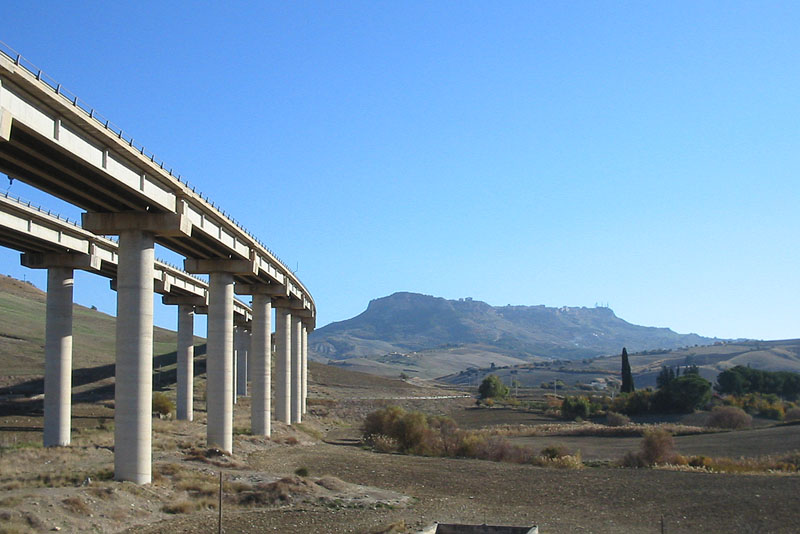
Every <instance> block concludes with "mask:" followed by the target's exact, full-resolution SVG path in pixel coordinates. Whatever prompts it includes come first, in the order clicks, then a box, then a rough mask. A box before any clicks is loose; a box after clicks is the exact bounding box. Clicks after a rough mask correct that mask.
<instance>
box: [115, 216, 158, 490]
mask: <svg viewBox="0 0 800 534" xmlns="http://www.w3.org/2000/svg"><path fill="white" fill-rule="evenodd" d="M154 259H155V258H154V250H153V234H151V233H148V232H143V231H140V230H123V231H121V232H120V233H119V264H118V265H119V266H118V270H117V347H116V372H115V375H116V386H115V398H114V405H115V407H114V478H116V479H117V480H129V481H131V482H135V483H137V484H147V483H149V482H150V480H151V454H152V453H151V441H152V398H153V261H154Z"/></svg>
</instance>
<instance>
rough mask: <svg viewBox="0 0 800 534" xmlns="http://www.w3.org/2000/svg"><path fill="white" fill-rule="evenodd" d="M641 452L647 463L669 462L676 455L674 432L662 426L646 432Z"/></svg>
mask: <svg viewBox="0 0 800 534" xmlns="http://www.w3.org/2000/svg"><path fill="white" fill-rule="evenodd" d="M641 454H642V459H643V460H644V461H645V463H646V464H647V465H655V464H664V463H669V462H670V461H672V460H673V459H674V457H675V440H674V439H672V434H670V433H669V432H667V431H666V430H663V429H660V428H656V429H653V430H649V431H647V432H645V434H644V439H643V440H642V452H641Z"/></svg>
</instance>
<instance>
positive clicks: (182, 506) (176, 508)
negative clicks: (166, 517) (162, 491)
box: [161, 500, 195, 514]
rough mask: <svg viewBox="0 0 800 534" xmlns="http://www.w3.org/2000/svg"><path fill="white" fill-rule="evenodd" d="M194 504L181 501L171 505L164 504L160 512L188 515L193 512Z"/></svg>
mask: <svg viewBox="0 0 800 534" xmlns="http://www.w3.org/2000/svg"><path fill="white" fill-rule="evenodd" d="M194 509H195V503H194V502H192V501H187V500H182V501H176V502H173V503H169V504H165V505H164V506H163V507H162V508H161V511H162V512H166V513H168V514H190V513H192V512H194Z"/></svg>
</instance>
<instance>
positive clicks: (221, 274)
mask: <svg viewBox="0 0 800 534" xmlns="http://www.w3.org/2000/svg"><path fill="white" fill-rule="evenodd" d="M25 65H26V63H25V61H24V60H23V59H22V58H21V56H19V55H16V54H14V53H10V52H9V51H8V50H0V172H4V173H6V174H7V175H8V176H9V177H11V178H14V179H18V180H21V181H24V182H26V183H28V184H30V185H32V186H33V187H36V188H38V189H40V190H42V191H44V192H46V193H49V194H51V195H53V196H56V197H58V198H60V199H62V200H64V201H66V202H69V203H71V204H73V205H75V206H78V207H79V208H81V209H83V210H85V213H84V214H83V218H82V221H83V227H84V229H85V230H87V231H89V232H93V233H97V234H104V235H119V245H118V250H117V258H116V260H117V261H116V273H115V274H116V284H115V285H116V288H117V293H118V295H117V296H118V304H117V349H116V350H117V354H116V363H117V371H118V372H117V375H116V412H115V454H114V457H115V460H114V461H115V478H117V479H118V480H130V481H133V482H137V483H147V482H149V481H150V479H151V472H150V469H151V452H150V449H151V433H152V432H151V413H150V412H151V398H152V356H153V355H152V331H153V291H154V290H156V289H158V285H159V284H158V283H157V281H156V280H155V278H154V277H155V274H156V268H155V264H154V257H153V251H154V246H155V244H160V245H162V246H164V247H166V248H169V249H171V250H172V251H174V252H176V253H178V254H180V255H183V256H184V257H186V258H187V260H186V261H185V264H184V268H185V270H186V271H188V272H192V273H203V274H208V275H209V283H208V288H207V297H208V298H207V304H208V306H207V310H208V314H209V317H208V354H207V361H208V364H207V367H208V390H207V403H208V433H207V440H208V444H209V445H213V446H218V447H220V448H222V449H224V450H226V451H229V452H230V451H231V450H232V402H233V394H232V391H233V390H232V388H233V385H234V383H233V379H234V377H233V321H234V311H235V309H236V304H235V299H234V298H233V294H234V287H235V286H238V285H240V284H241V285H242V286H243V287H247V288H250V289H249V291H250V293H247V294H252V295H254V297H255V296H256V295H261V296H262V297H260V298H259V299H258V300H259V308H260V309H259V321H258V323H257V324H254V330H253V335H254V337H255V338H256V339H257V340H258V341H257V343H256V345H257V347H256V348H255V350H254V351H253V356H254V358H253V362H252V365H253V368H254V371H255V370H256V369H259V370H258V371H257V374H258V375H259V376H257V377H255V378H254V380H255V381H256V382H257V383H258V384H257V386H256V384H254V387H253V389H254V391H255V390H256V389H258V390H259V396H260V397H261V398H259V399H258V402H257V403H254V406H255V405H256V404H257V405H258V406H259V407H260V408H261V409H264V410H268V409H269V401H268V397H269V393H268V389H266V391H265V390H264V385H265V383H266V384H267V388H268V383H269V374H268V370H269V366H268V360H269V347H268V345H269V342H268V339H269V332H268V331H267V332H264V331H260V330H261V329H263V328H264V327H265V326H266V327H267V328H268V327H269V320H268V319H265V318H264V316H263V314H264V312H265V310H267V309H268V306H267V303H266V302H265V298H264V297H266V296H270V298H272V299H273V300H274V301H275V305H276V308H277V318H276V327H277V334H278V335H277V336H276V337H277V339H278V342H277V343H276V345H277V357H278V360H277V363H278V364H279V368H280V370H279V372H278V375H279V377H278V381H277V382H276V395H277V397H276V408H278V414H277V416H278V419H279V420H281V421H283V422H286V423H290V422H291V421H295V422H299V421H300V418H301V414H302V411H303V406H302V405H301V404H302V402H303V400H304V398H305V397H304V394H303V388H304V384H305V380H306V378H305V375H304V371H303V366H304V362H305V357H304V354H303V348H302V347H303V336H304V335H303V334H302V331H301V330H300V327H299V326H297V325H298V324H299V321H298V318H302V319H303V321H305V324H306V326H307V328H308V329H313V327H314V318H315V316H316V309H315V306H314V301H313V299H312V298H311V295H310V293H309V292H308V291H307V290H306V288H305V287H304V286H303V285H302V284H301V283H300V281H299V280H298V279H297V277H296V276H295V275H294V273H292V272H291V270H290V269H288V268H287V267H286V266H285V265H284V264H283V263H281V262H280V261H279V260H278V259H277V258H276V257H275V256H274V255H273V254H272V253H271V252H270V251H269V250H268V249H266V247H264V245H262V244H261V243H260V242H259V241H258V240H257V239H256V238H255V237H253V236H252V235H250V234H249V233H248V232H246V231H245V230H244V229H242V228H241V227H240V226H238V225H237V224H236V223H235V222H234V221H233V220H232V219H231V218H230V217H229V216H228V215H227V214H225V213H224V212H223V211H221V210H220V209H219V208H218V207H216V206H215V205H213V204H212V203H211V202H210V201H209V200H208V199H206V198H204V197H202V196H201V195H199V194H198V193H196V191H195V190H194V188H192V187H190V186H189V184H188V183H186V182H184V181H182V180H180V179H179V178H177V177H175V176H174V175H173V174H172V172H171V171H168V170H165V169H164V166H163V164H161V163H157V162H156V160H155V157H153V156H149V157H148V155H146V154H145V151H144V148H139V147H137V146H135V145H134V142H133V140H132V139H129V138H127V137H125V136H124V134H123V132H122V131H121V130H118V129H115V128H113V127H111V126H110V123H109V122H108V121H101V120H99V118H98V115H97V114H96V113H95V111H94V110H92V109H89V108H87V107H85V106H83V105H82V103H81V102H80V101H79V99H78V98H77V97H66V96H65V92H64V91H63V89H62V88H61V86H60V85H57V86H54V85H51V84H49V83H47V82H46V81H45V80H47V79H48V78H47V77H46V76H43V75H42V73H41V72H40V71H39V72H37V71H36V70H35V69H31V68H28V67H26V66H25ZM15 232H16V230H15ZM18 233H21V234H25V233H26V232H24V231H21V230H20V231H19V232H18ZM27 233H28V234H30V229H28V231H27ZM15 235H16V234H15ZM0 240H3V239H2V238H0ZM59 240H60V236H59ZM9 241H10V240H9ZM15 248H16V247H15ZM23 250H24V251H25V252H28V251H29V250H28V249H23ZM68 252H72V249H68ZM82 253H84V254H89V255H90V256H91V249H90V250H89V251H86V252H82ZM56 263H57V262H56ZM40 266H42V267H46V268H53V269H56V268H57V267H60V266H59V265H55V264H54V265H50V264H49V263H47V262H42V263H41V264H40ZM102 267H103V266H102V265H101V266H100V268H101V269H102ZM68 275H69V272H67V271H56V270H54V271H53V277H54V279H56V280H55V281H54V284H56V285H57V284H59V283H60V284H61V285H62V286H64V285H68V284H67V282H66V280H68ZM58 280H61V282H58ZM55 293H56V294H57V296H54V300H53V302H54V304H53V305H52V306H53V307H54V308H53V309H54V310H55V309H56V307H57V306H63V302H64V301H65V299H66V297H65V296H64V292H63V291H62V292H61V293H59V291H58V290H56V291H55ZM56 299H59V303H60V304H55V302H56ZM254 300H255V299H254ZM175 303H176V304H177V305H178V306H179V313H180V316H181V319H180V320H179V322H181V324H183V325H184V327H183V328H189V326H187V325H189V324H190V323H189V320H188V319H187V315H188V314H190V311H189V310H188V308H180V307H181V306H187V307H188V306H191V305H192V304H189V303H181V302H177V301H176V302H175ZM270 304H271V303H270ZM200 307H201V306H195V311H196V312H197V311H199V308H200ZM54 313H55V312H54ZM293 326H294V328H293ZM65 330H66V327H65V326H64V325H63V324H62V325H59V324H58V322H57V321H53V325H52V327H51V331H52V332H53V334H52V336H53V340H56V338H58V339H60V340H66V338H67V337H68V336H64V334H63V331H65ZM179 330H180V328H179ZM257 330H258V331H257ZM293 330H295V332H294V333H293ZM187 336H188V335H187V334H186V333H185V332H183V335H182V336H181V339H182V341H181V343H182V345H181V347H182V348H181V350H180V351H179V352H180V353H181V359H182V360H183V362H184V363H183V365H185V366H188V367H191V366H190V365H189V363H190V360H191V356H190V354H189V350H188V348H187V347H186V346H185V344H186V339H187ZM265 340H267V341H265ZM54 343H55V341H54ZM68 345H69V343H68V342H66V341H63V342H59V347H60V348H59V349H58V350H56V349H53V350H52V351H51V352H52V353H54V354H55V353H58V356H57V357H55V356H54V357H53V358H52V360H53V362H58V365H54V369H57V370H54V371H53V372H52V373H51V374H52V376H53V377H56V378H55V379H54V380H56V382H57V381H58V380H59V379H58V377H60V376H62V375H63V366H64V362H66V361H67V359H68V356H67V353H69V352H70V351H69V349H68ZM265 345H267V346H266V347H265ZM52 346H53V347H55V345H52ZM256 360H260V361H256ZM182 371H183V372H182V373H179V376H181V377H182V378H181V380H182V381H183V382H184V384H185V388H179V389H180V390H181V395H180V398H179V404H181V405H182V409H181V411H182V415H183V416H184V417H185V418H190V417H191V398H190V396H189V397H187V395H190V394H189V393H187V389H189V390H190V389H191V387H190V382H189V380H190V378H191V376H190V374H189V373H188V372H187V371H186V369H185V368H184V369H182ZM50 382H53V380H51V381H50ZM62 385H63V384H62ZM62 389H63V388H62ZM67 389H68V388H67ZM53 391H60V390H58V389H54V390H53ZM59 395H62V398H63V392H60V393H58V394H55V393H53V394H52V395H51V397H59ZM265 399H266V402H264V401H265ZM46 402H47V401H46ZM56 404H58V405H59V406H61V405H62V404H63V402H62V401H59V402H57V403H56ZM254 409H255V408H254ZM52 413H59V414H60V415H59V416H58V420H59V423H58V424H59V425H63V417H64V414H63V410H62V412H58V411H56V412H52ZM266 418H267V424H266V425H264V421H263V419H264V414H258V417H255V416H254V417H253V421H254V422H258V432H259V433H261V432H266V433H267V434H268V433H269V424H268V419H269V415H268V414H267V415H266ZM67 420H68V415H67ZM256 420H257V421H256ZM255 426H256V425H255V424H254V431H256V429H255ZM48 428H49V427H48ZM56 434H59V433H56ZM47 439H48V440H50V439H51V438H50V437H48V438H47ZM52 439H53V440H54V442H53V443H54V444H56V443H58V444H60V443H61V442H63V437H62V436H60V435H57V437H54V438H52ZM67 440H68V438H67Z"/></svg>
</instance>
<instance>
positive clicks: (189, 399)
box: [177, 304, 194, 421]
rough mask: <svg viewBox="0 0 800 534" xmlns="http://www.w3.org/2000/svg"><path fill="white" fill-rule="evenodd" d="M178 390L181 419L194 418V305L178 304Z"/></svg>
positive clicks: (189, 419)
mask: <svg viewBox="0 0 800 534" xmlns="http://www.w3.org/2000/svg"><path fill="white" fill-rule="evenodd" d="M177 360H178V371H177V372H178V392H177V401H178V402H177V415H178V419H179V420H183V421H191V420H192V419H193V412H194V409H193V401H194V306H190V305H188V304H180V305H179V306H178V358H177Z"/></svg>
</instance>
